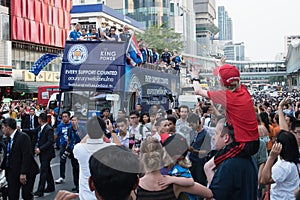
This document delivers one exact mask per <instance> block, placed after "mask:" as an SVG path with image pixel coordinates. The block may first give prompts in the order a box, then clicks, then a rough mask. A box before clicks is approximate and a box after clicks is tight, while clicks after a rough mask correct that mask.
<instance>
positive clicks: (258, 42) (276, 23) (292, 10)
mask: <svg viewBox="0 0 300 200" xmlns="http://www.w3.org/2000/svg"><path fill="white" fill-rule="evenodd" d="M217 6H225V10H226V11H227V12H228V15H229V16H230V17H231V19H232V22H233V42H235V43H237V42H244V44H245V54H246V55H245V56H246V57H249V58H250V59H251V60H254V61H261V60H274V59H275V56H276V55H277V54H278V53H280V52H284V36H286V35H300V11H299V8H300V0H284V1H283V0H216V7H217ZM216 12H217V8H216ZM217 23H218V22H217V19H216V20H215V24H217Z"/></svg>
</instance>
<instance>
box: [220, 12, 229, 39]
mask: <svg viewBox="0 0 300 200" xmlns="http://www.w3.org/2000/svg"><path fill="white" fill-rule="evenodd" d="M218 28H219V38H218V39H219V40H232V20H231V18H230V17H229V16H228V13H227V11H226V10H225V7H224V6H218Z"/></svg>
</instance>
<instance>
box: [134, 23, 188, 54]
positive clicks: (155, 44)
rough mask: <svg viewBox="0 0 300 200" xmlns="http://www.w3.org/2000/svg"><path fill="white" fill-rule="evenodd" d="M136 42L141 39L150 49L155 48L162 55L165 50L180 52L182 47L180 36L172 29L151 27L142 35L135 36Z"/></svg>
mask: <svg viewBox="0 0 300 200" xmlns="http://www.w3.org/2000/svg"><path fill="white" fill-rule="evenodd" d="M136 37H137V40H138V41H140V40H141V39H143V40H144V41H145V43H146V44H147V45H148V47H150V48H156V49H157V52H158V53H162V52H163V50H164V49H165V48H168V49H169V51H172V50H173V49H176V50H178V51H180V50H182V49H183V47H184V45H183V41H182V34H181V33H176V32H175V31H174V29H173V28H170V27H165V26H164V25H162V26H152V27H150V28H149V29H147V30H146V31H145V32H144V33H140V34H137V35H136Z"/></svg>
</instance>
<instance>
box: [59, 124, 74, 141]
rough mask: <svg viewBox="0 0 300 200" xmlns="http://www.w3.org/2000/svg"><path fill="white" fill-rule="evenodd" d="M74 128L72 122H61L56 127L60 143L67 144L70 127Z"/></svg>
mask: <svg viewBox="0 0 300 200" xmlns="http://www.w3.org/2000/svg"><path fill="white" fill-rule="evenodd" d="M71 128H72V123H71V122H70V123H68V124H64V123H60V124H59V125H58V126H57V129H56V133H55V134H56V135H58V137H59V141H60V145H62V146H66V145H67V143H68V129H71Z"/></svg>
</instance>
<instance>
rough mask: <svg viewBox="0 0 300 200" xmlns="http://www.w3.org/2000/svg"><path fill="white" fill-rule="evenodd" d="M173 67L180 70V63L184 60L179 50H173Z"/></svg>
mask: <svg viewBox="0 0 300 200" xmlns="http://www.w3.org/2000/svg"><path fill="white" fill-rule="evenodd" d="M171 60H172V62H173V65H172V68H173V69H175V70H180V64H181V62H182V60H181V57H180V55H179V54H178V52H177V50H173V57H172V59H171Z"/></svg>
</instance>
